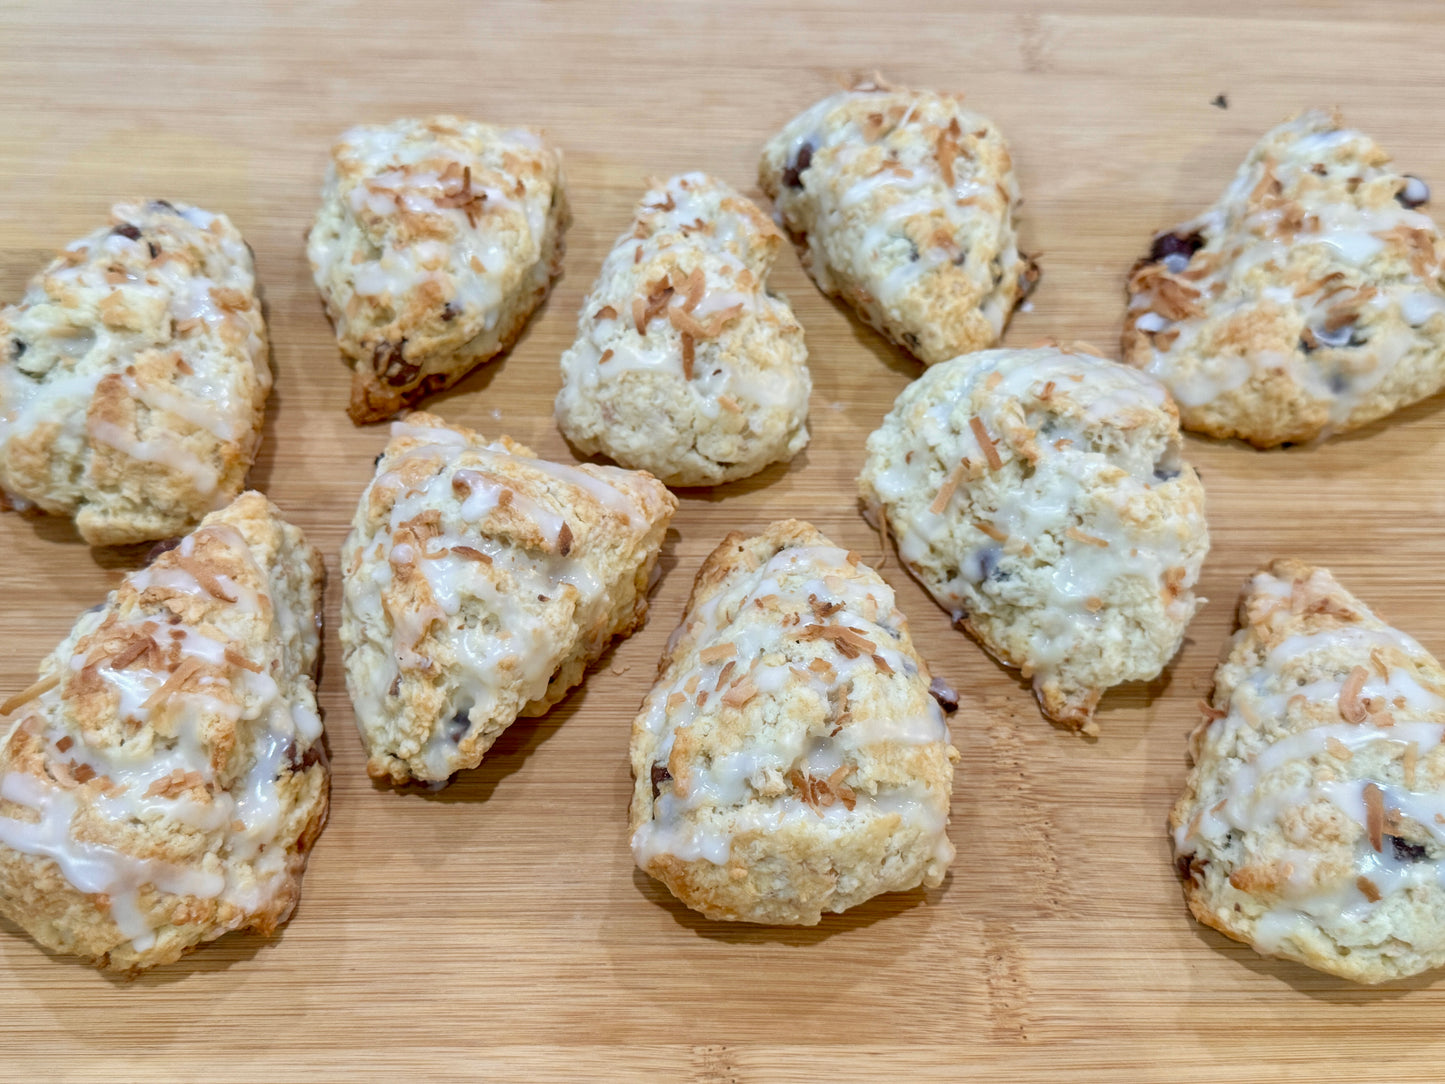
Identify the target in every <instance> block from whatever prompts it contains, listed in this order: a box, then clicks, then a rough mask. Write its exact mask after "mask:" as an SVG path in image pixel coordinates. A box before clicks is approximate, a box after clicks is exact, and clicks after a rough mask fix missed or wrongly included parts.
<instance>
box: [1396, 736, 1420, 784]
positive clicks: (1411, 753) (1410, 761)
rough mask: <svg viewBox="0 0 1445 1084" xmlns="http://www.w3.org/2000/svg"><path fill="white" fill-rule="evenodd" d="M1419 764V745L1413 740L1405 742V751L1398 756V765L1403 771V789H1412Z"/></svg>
mask: <svg viewBox="0 0 1445 1084" xmlns="http://www.w3.org/2000/svg"><path fill="white" fill-rule="evenodd" d="M1419 765H1420V747H1419V746H1418V745H1416V744H1415V743H1414V742H1412V741H1410V742H1406V743H1405V752H1404V753H1403V754H1402V755H1401V757H1400V766H1401V768H1402V769H1403V770H1404V773H1405V789H1406V790H1414V789H1415V780H1416V776H1417V773H1418V770H1419Z"/></svg>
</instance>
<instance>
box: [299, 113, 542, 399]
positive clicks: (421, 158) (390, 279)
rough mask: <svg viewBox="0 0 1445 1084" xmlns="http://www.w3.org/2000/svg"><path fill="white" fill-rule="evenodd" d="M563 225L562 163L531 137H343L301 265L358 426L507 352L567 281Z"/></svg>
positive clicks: (442, 128)
mask: <svg viewBox="0 0 1445 1084" xmlns="http://www.w3.org/2000/svg"><path fill="white" fill-rule="evenodd" d="M567 222H568V214H567V199H566V194H565V191H564V186H563V180H562V155H561V152H559V151H558V150H556V149H555V148H553V147H551V146H549V145H548V144H547V142H546V140H545V139H544V138H543V137H542V133H541V132H539V131H538V130H536V129H534V128H504V127H500V126H497V125H492V124H481V123H479V122H477V121H472V120H465V119H463V118H461V117H451V116H438V117H425V118H420V119H411V118H408V119H404V120H398V121H394V122H392V123H390V124H363V125H360V126H358V127H356V128H352V129H351V130H350V131H348V132H346V133H345V134H343V135H342V137H341V139H340V140H339V141H338V142H337V143H336V145H335V146H333V147H332V148H331V165H330V168H329V169H328V170H327V174H326V183H325V186H324V187H323V188H322V190H321V208H320V210H318V211H317V213H316V221H315V223H314V224H313V225H312V227H311V231H310V232H309V233H308V234H307V239H306V255H307V258H308V259H309V260H310V263H311V274H312V277H313V278H314V279H315V280H316V288H317V289H318V290H320V291H321V298H322V300H323V301H324V302H325V303H326V312H327V315H329V316H330V317H331V321H332V323H333V324H334V325H335V327H336V341H337V343H338V345H339V346H340V347H341V350H342V352H343V353H345V354H346V356H347V358H348V359H349V361H350V362H351V364H352V367H353V369H354V375H353V377H352V382H351V404H350V406H349V407H348V413H350V415H351V420H352V421H354V422H356V423H358V424H360V423H362V422H375V421H382V420H384V419H386V418H389V417H391V416H392V415H393V414H395V413H396V412H397V411H398V410H400V409H401V408H402V407H403V406H405V405H407V404H409V403H415V402H416V401H417V400H419V399H421V398H422V397H423V396H426V395H430V394H431V393H432V392H437V391H441V390H442V389H443V388H448V387H450V386H451V385H453V384H455V383H456V382H457V381H458V380H460V379H461V378H462V377H464V376H466V374H467V373H468V372H470V371H471V370H472V369H473V368H474V367H476V366H477V365H480V364H481V363H482V362H484V361H486V360H487V359H489V358H491V357H493V356H495V355H496V354H498V353H500V352H501V351H503V350H506V349H507V348H508V347H510V346H511V345H512V343H513V342H515V341H516V339H517V336H518V335H520V334H521V333H522V328H523V327H525V326H526V324H527V320H528V318H529V317H530V316H531V315H532V313H533V311H534V310H535V309H536V308H537V306H538V305H540V304H541V303H542V301H543V299H544V298H545V297H546V296H547V292H548V291H549V290H550V289H551V288H552V280H553V278H555V277H556V276H557V275H558V274H559V273H560V272H561V270H562V253H563V247H564V246H563V231H564V230H565V229H566V228H567Z"/></svg>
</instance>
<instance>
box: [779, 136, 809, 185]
mask: <svg viewBox="0 0 1445 1084" xmlns="http://www.w3.org/2000/svg"><path fill="white" fill-rule="evenodd" d="M812 164H813V144H811V143H804V144H803V145H802V146H801V147H799V148H798V153H797V154H796V155H795V156H794V158H793V161H792V163H791V164H790V165H789V166H788V167H787V168H786V169H785V170H783V183H784V184H785V185H787V186H788V187H789V188H802V187H803V182H802V179H801V178H802V175H803V173H804V172H805V171H806V170H807V168H808V167H809V166H810V165H812Z"/></svg>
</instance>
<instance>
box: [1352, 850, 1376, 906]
mask: <svg viewBox="0 0 1445 1084" xmlns="http://www.w3.org/2000/svg"><path fill="white" fill-rule="evenodd" d="M1379 849H1380V848H1378V847H1376V848H1375V850H1379ZM1355 887H1356V888H1358V889H1359V890H1360V891H1361V892H1363V893H1364V894H1365V899H1367V900H1369V901H1370V902H1371V903H1379V902H1380V890H1379V888H1378V887H1376V885H1375V882H1374V881H1372V880H1370V879H1369V878H1368V877H1364V876H1360V877H1356V878H1355Z"/></svg>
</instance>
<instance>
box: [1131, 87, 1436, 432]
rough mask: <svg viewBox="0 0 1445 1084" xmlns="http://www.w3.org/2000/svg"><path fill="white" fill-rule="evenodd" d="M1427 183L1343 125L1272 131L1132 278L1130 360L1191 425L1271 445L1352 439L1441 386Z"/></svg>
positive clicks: (1309, 117)
mask: <svg viewBox="0 0 1445 1084" xmlns="http://www.w3.org/2000/svg"><path fill="white" fill-rule="evenodd" d="M1429 195H1430V191H1429V189H1428V188H1426V186H1425V184H1424V182H1422V181H1421V180H1419V179H1418V178H1416V177H1411V176H1409V175H1407V174H1403V173H1399V172H1396V170H1395V169H1394V168H1393V167H1392V166H1391V164H1390V158H1389V156H1388V155H1387V154H1386V153H1385V152H1384V151H1383V150H1381V149H1380V148H1379V146H1377V145H1376V144H1375V142H1374V140H1372V139H1370V138H1369V137H1368V136H1366V135H1364V134H1363V133H1362V132H1357V131H1354V130H1353V129H1349V128H1345V127H1344V125H1343V122H1342V121H1341V119H1340V117H1339V115H1338V114H1333V113H1322V112H1309V113H1304V114H1302V115H1301V116H1299V117H1298V118H1296V119H1295V120H1292V121H1289V122H1287V123H1285V124H1282V125H1280V126H1279V127H1277V128H1275V129H1274V130H1273V131H1271V132H1269V133H1268V134H1266V135H1265V137H1264V138H1263V139H1262V140H1261V141H1260V142H1259V144H1258V145H1257V146H1256V147H1255V148H1254V150H1253V151H1251V152H1250V155H1249V157H1248V158H1247V159H1246V160H1245V163H1244V165H1243V166H1241V167H1240V170H1239V173H1238V174H1237V175H1236V177H1235V179H1234V183H1233V184H1231V185H1230V187H1229V189H1228V191H1226V192H1225V193H1224V196H1223V197H1222V198H1221V199H1220V201H1219V202H1218V203H1217V204H1215V205H1214V206H1213V207H1212V208H1210V209H1209V210H1208V211H1206V212H1205V213H1204V214H1203V215H1201V216H1200V217H1199V218H1196V219H1194V220H1192V221H1190V222H1186V223H1184V224H1183V225H1181V226H1177V227H1175V228H1174V229H1173V230H1171V231H1169V232H1167V233H1162V234H1160V235H1159V236H1158V237H1156V238H1155V239H1154V245H1153V248H1152V250H1151V251H1150V253H1149V255H1148V256H1147V257H1145V258H1144V259H1143V260H1141V261H1140V262H1139V263H1138V265H1136V267H1135V269H1134V272H1133V274H1132V275H1131V276H1130V279H1129V290H1128V292H1129V309H1128V313H1127V314H1126V316H1125V320H1124V347H1123V349H1124V360H1125V361H1126V362H1128V363H1129V364H1131V365H1136V366H1138V367H1139V368H1141V369H1145V370H1147V371H1149V372H1151V373H1153V374H1154V375H1155V376H1157V377H1158V378H1159V379H1160V380H1162V381H1163V382H1164V384H1165V385H1166V386H1167V387H1168V388H1169V391H1170V392H1171V393H1172V394H1173V396H1174V399H1175V401H1176V402H1177V403H1178V404H1179V411H1180V417H1181V418H1182V420H1183V424H1184V427H1185V428H1186V429H1192V430H1196V431H1198V432H1201V433H1207V434H1209V435H1210V436H1216V437H1240V438H1241V439H1243V440H1246V441H1248V442H1249V443H1251V444H1253V445H1255V446H1257V447H1260V448H1268V447H1272V446H1274V445H1278V444H1284V443H1288V442H1293V441H1305V440H1310V439H1312V438H1314V437H1318V436H1321V435H1327V434H1329V433H1339V432H1344V431H1345V430H1349V429H1357V428H1359V427H1360V426H1362V425H1366V424H1368V423H1369V422H1372V421H1375V420H1376V419H1378V418H1383V417H1384V416H1385V415H1387V414H1390V413H1392V412H1393V411H1395V410H1398V409H1399V408H1400V407H1402V406H1406V405H1408V404H1409V403H1413V402H1415V401H1416V400H1418V399H1423V398H1425V397H1426V396H1428V395H1433V394H1434V393H1435V392H1436V391H1438V390H1439V389H1440V387H1441V385H1442V384H1445V283H1442V278H1441V276H1442V267H1441V254H1440V238H1439V232H1438V230H1437V229H1436V227H1435V223H1434V222H1433V221H1432V220H1431V218H1430V216H1429V215H1427V214H1425V213H1424V212H1423V211H1420V210H1417V208H1418V207H1419V206H1420V205H1421V204H1423V203H1424V202H1425V201H1426V200H1427V199H1428V198H1429Z"/></svg>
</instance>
